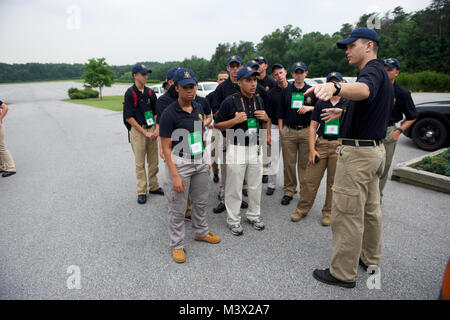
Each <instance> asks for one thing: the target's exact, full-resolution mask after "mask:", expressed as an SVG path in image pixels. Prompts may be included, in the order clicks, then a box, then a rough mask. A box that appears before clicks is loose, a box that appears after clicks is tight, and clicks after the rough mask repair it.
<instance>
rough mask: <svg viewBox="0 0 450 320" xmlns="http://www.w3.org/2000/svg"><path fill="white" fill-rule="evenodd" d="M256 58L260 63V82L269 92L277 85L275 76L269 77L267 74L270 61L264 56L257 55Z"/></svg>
mask: <svg viewBox="0 0 450 320" xmlns="http://www.w3.org/2000/svg"><path fill="white" fill-rule="evenodd" d="M253 60H255V61H256V62H257V63H258V64H259V68H258V72H259V76H258V84H260V85H261V86H262V87H263V88H264V91H265V92H267V93H268V92H269V91H270V89H272V88H275V87H276V86H277V81H276V80H274V79H273V78H271V77H269V75H268V74H267V68H268V67H269V62H268V61H267V59H266V58H264V57H261V56H260V57H256V58H255V59H253Z"/></svg>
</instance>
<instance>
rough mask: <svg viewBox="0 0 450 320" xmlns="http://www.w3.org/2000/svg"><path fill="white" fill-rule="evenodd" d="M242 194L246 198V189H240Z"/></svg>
mask: <svg viewBox="0 0 450 320" xmlns="http://www.w3.org/2000/svg"><path fill="white" fill-rule="evenodd" d="M242 194H243V195H244V196H246V197H248V193H247V189H242Z"/></svg>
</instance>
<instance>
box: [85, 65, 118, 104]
mask: <svg viewBox="0 0 450 320" xmlns="http://www.w3.org/2000/svg"><path fill="white" fill-rule="evenodd" d="M85 66H86V70H85V71H84V72H83V76H82V77H83V80H84V83H85V84H88V85H89V86H91V87H94V88H98V89H99V91H100V100H102V99H103V95H102V89H103V87H110V86H111V85H112V84H113V82H114V72H113V71H112V70H111V68H110V66H109V65H108V64H107V63H106V61H105V58H99V59H95V58H92V59H89V62H88V63H87V64H86V65H85Z"/></svg>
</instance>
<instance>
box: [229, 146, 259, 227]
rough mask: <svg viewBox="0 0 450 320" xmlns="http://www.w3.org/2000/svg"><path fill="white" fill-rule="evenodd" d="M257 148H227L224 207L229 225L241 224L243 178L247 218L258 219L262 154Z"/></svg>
mask: <svg viewBox="0 0 450 320" xmlns="http://www.w3.org/2000/svg"><path fill="white" fill-rule="evenodd" d="M258 148H259V146H249V147H245V146H235V145H232V144H229V145H228V147H227V158H226V161H227V179H226V186H225V207H226V209H227V214H228V217H227V223H228V224H229V225H232V224H238V223H240V222H241V216H240V211H241V203H242V185H243V182H244V178H246V179H247V182H248V189H247V190H248V200H249V202H248V210H247V214H246V216H247V218H248V219H249V220H255V219H256V218H259V216H260V214H261V211H260V205H261V188H262V179H261V177H262V170H263V165H262V152H261V151H260V152H258Z"/></svg>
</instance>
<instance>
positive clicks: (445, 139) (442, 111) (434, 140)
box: [405, 101, 450, 151]
mask: <svg viewBox="0 0 450 320" xmlns="http://www.w3.org/2000/svg"><path fill="white" fill-rule="evenodd" d="M416 109H417V112H418V113H419V117H418V118H417V120H416V122H414V123H413V125H412V126H411V127H409V128H408V129H407V130H406V131H405V136H407V137H409V138H412V139H413V141H414V143H415V144H416V146H418V147H419V148H420V149H423V150H426V151H434V150H437V149H440V148H443V147H446V146H448V145H449V133H450V101H435V102H426V103H420V104H417V105H416Z"/></svg>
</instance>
